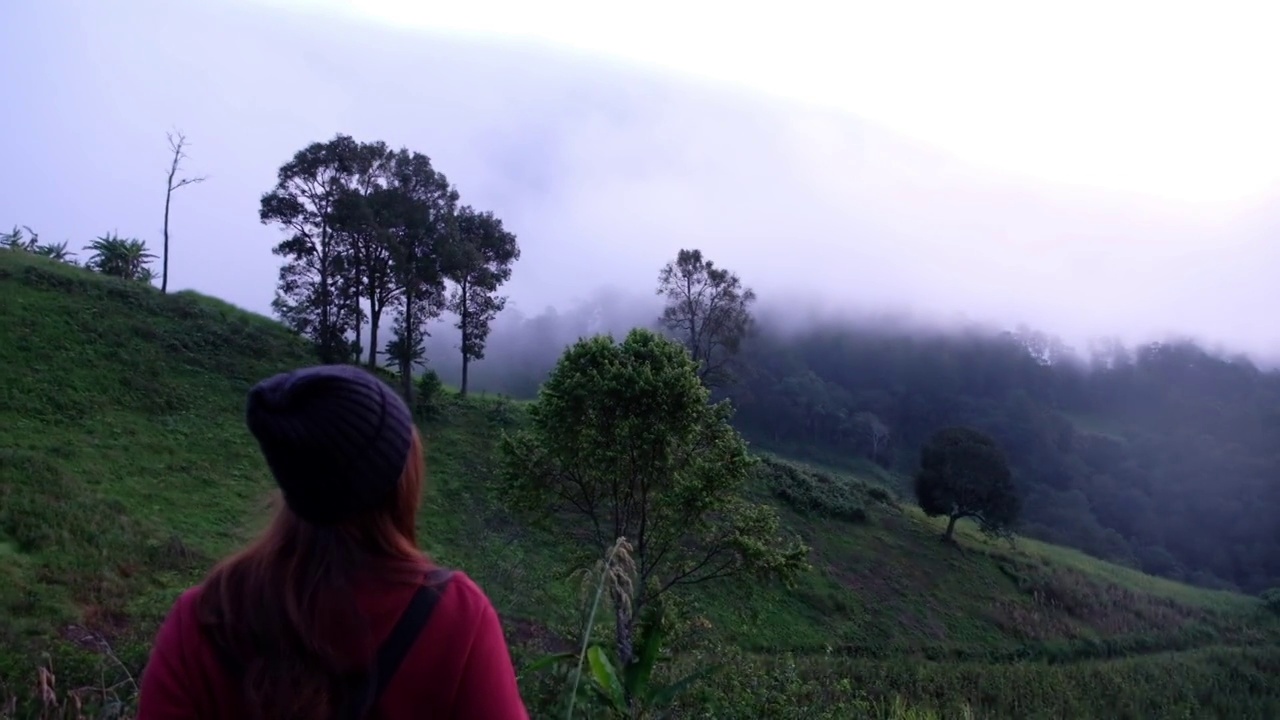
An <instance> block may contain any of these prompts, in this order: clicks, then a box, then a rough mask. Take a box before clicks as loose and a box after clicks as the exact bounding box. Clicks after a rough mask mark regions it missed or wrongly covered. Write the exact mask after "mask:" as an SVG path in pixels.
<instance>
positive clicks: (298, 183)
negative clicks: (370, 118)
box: [259, 134, 520, 396]
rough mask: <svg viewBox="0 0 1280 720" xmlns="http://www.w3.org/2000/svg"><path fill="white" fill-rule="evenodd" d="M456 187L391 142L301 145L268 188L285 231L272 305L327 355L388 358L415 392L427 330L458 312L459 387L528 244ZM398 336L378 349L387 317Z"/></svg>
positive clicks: (266, 209) (267, 217) (268, 219)
mask: <svg viewBox="0 0 1280 720" xmlns="http://www.w3.org/2000/svg"><path fill="white" fill-rule="evenodd" d="M459 201H460V196H459V193H458V191H457V189H456V188H455V187H454V186H453V185H451V184H450V183H449V181H448V179H447V177H446V176H445V175H444V173H442V172H440V171H439V170H438V169H436V168H435V167H434V166H433V165H432V163H431V160H430V158H428V157H427V156H426V155H423V154H422V153H419V152H415V151H412V150H409V149H407V148H400V149H392V148H391V147H389V146H388V145H387V144H386V143H384V142H381V141H375V142H358V141H356V140H355V139H353V138H352V137H351V136H348V135H342V134H339V135H336V136H335V137H334V138H332V139H330V140H328V141H325V142H314V143H312V144H310V145H308V146H306V147H305V148H303V149H302V150H299V151H298V152H297V153H296V154H295V155H294V156H293V158H292V159H290V160H289V161H288V162H286V163H285V164H284V165H282V166H281V167H280V169H279V172H278V174H277V182H276V185H275V187H274V188H273V189H272V190H270V191H269V192H267V193H265V194H264V195H263V196H262V200H261V209H260V213H259V215H260V219H261V221H262V222H263V223H264V224H274V225H278V226H280V227H281V228H282V229H283V230H284V231H285V232H286V233H287V236H286V237H285V239H284V240H282V241H281V242H280V243H279V244H278V245H276V247H275V248H274V252H275V254H277V255H280V256H282V257H284V258H285V264H284V265H283V266H282V267H281V269H280V280H279V285H278V286H277V290H276V297H275V300H274V302H273V307H274V309H275V311H276V312H277V314H278V315H279V316H280V317H281V319H282V320H284V322H285V323H286V324H288V325H289V326H290V327H292V328H293V329H294V330H296V331H298V332H299V333H301V334H303V335H304V336H305V337H307V338H309V339H310V340H311V341H312V342H313V343H315V346H316V349H317V351H318V353H319V355H320V357H321V359H322V360H323V361H325V362H349V361H358V360H359V359H360V356H361V354H362V347H361V343H360V338H361V330H362V329H363V328H365V327H366V326H367V337H368V340H369V344H368V348H367V356H366V358H365V362H366V363H367V364H368V365H369V366H370V367H374V366H377V365H378V355H379V352H383V353H385V354H386V356H387V358H388V359H389V360H390V361H391V363H392V364H393V366H394V367H395V368H396V369H397V370H398V371H399V374H400V377H401V381H402V383H403V391H404V393H405V395H406V396H408V395H411V393H412V380H411V376H412V372H413V370H414V369H415V368H416V367H418V366H421V365H423V364H424V363H425V348H424V340H425V339H426V336H427V326H428V324H429V323H430V322H431V321H432V320H434V319H435V318H438V317H440V316H441V315H442V314H443V313H444V312H446V311H449V312H452V313H453V314H455V315H456V316H457V318H458V320H457V324H456V325H457V328H458V329H459V331H460V337H461V341H460V343H459V348H460V350H461V354H462V366H463V371H462V391H463V392H464V393H465V392H466V388H467V367H468V365H469V363H470V361H472V360H478V359H480V358H483V357H484V348H485V341H486V339H487V337H488V334H489V327H490V323H491V321H492V320H493V318H494V317H495V316H496V315H497V313H498V312H499V311H500V310H501V309H502V308H503V306H504V304H505V302H506V300H505V298H503V297H501V296H499V295H498V294H497V290H498V288H499V287H500V286H501V285H502V284H503V283H505V282H506V281H507V280H508V279H509V278H510V276H511V266H512V264H513V263H514V262H515V261H516V260H517V259H519V257H520V249H519V246H518V244H517V242H516V237H515V235H514V234H513V233H511V232H509V231H508V230H506V229H505V228H504V227H503V225H502V221H501V220H499V219H498V218H497V217H495V216H494V215H493V213H491V212H482V211H479V210H476V209H474V208H472V207H470V206H468V205H460V204H459ZM388 315H390V316H391V317H392V319H393V328H394V330H393V337H392V338H391V339H390V340H389V341H388V342H387V343H386V344H385V345H384V346H383V347H382V348H379V345H378V343H379V330H380V329H381V325H382V321H383V319H384V317H387V316H388Z"/></svg>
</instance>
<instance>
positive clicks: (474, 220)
mask: <svg viewBox="0 0 1280 720" xmlns="http://www.w3.org/2000/svg"><path fill="white" fill-rule="evenodd" d="M457 229H458V248H457V257H456V262H455V263H453V265H452V267H451V268H450V272H449V279H450V280H452V281H453V283H454V289H453V294H452V295H450V297H449V310H451V311H452V312H454V313H456V314H457V316H458V323H457V328H458V329H459V330H461V331H462V342H461V343H460V345H459V348H460V349H461V350H462V384H461V387H460V388H459V394H461V395H466V394H467V368H468V366H469V364H470V361H472V360H481V359H483V358H484V345H485V340H486V339H487V338H488V337H489V324H490V323H491V322H492V321H493V319H494V318H495V317H497V315H498V313H499V312H501V311H502V308H503V307H505V306H506V304H507V299H506V298H505V297H501V296H499V295H497V294H495V293H496V292H497V289H498V287H499V286H501V285H502V284H503V283H504V282H506V281H507V280H508V279H509V278H510V277H511V265H512V263H514V262H515V261H516V260H518V259H520V246H519V245H518V244H517V243H516V236H515V235H514V234H512V233H510V232H508V231H507V230H505V229H503V227H502V221H501V220H499V219H498V218H496V217H494V215H493V213H491V212H477V211H475V210H473V209H472V208H471V207H470V206H469V205H464V206H463V207H462V208H461V209H460V210H459V211H458V217H457Z"/></svg>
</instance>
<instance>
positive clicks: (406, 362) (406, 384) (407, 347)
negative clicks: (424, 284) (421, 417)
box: [400, 288, 413, 408]
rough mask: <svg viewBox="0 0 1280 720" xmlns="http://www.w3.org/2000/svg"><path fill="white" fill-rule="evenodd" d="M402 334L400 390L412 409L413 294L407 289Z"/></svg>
mask: <svg viewBox="0 0 1280 720" xmlns="http://www.w3.org/2000/svg"><path fill="white" fill-rule="evenodd" d="M401 332H402V333H404V334H403V335H402V336H401V337H402V339H403V341H404V347H403V348H401V349H402V350H403V351H404V357H402V358H400V390H401V392H402V393H403V394H404V401H405V402H407V403H409V407H410V408H412V407H413V343H412V340H413V292H412V291H410V290H409V289H408V288H405V291H404V328H402V329H401Z"/></svg>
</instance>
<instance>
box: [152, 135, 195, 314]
mask: <svg viewBox="0 0 1280 720" xmlns="http://www.w3.org/2000/svg"><path fill="white" fill-rule="evenodd" d="M186 146H187V138H186V136H185V135H183V134H182V133H181V132H177V131H175V132H171V133H169V150H170V151H171V152H172V153H173V162H171V163H170V164H169V182H168V184H167V185H166V189H165V192H164V253H163V255H164V260H163V267H162V271H161V272H162V275H161V277H160V292H162V293H167V292H169V205H170V203H171V201H172V199H173V191H174V190H177V189H178V188H180V187H185V186H187V185H194V184H196V183H201V182H204V181H205V176H204V175H201V176H199V177H189V178H182V179H181V180H178V181H177V182H174V178H175V177H177V175H178V165H179V164H180V163H181V162H182V160H183V158H185V157H186V156H187V154H186V152H185V151H184V148H185V147H186Z"/></svg>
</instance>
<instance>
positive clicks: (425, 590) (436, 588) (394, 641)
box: [349, 568, 453, 718]
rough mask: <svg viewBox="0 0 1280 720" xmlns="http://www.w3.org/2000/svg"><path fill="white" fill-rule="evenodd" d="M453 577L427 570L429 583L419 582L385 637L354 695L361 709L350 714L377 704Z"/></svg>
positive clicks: (440, 570) (441, 570) (362, 712)
mask: <svg viewBox="0 0 1280 720" xmlns="http://www.w3.org/2000/svg"><path fill="white" fill-rule="evenodd" d="M452 577H453V573H452V571H450V570H447V569H444V568H437V569H434V570H432V571H431V572H429V573H427V578H426V584H424V585H421V586H419V587H418V589H417V591H416V592H414V594H413V598H412V599H411V600H410V601H409V605H408V607H406V608H405V610H404V612H403V613H402V614H401V615H400V619H399V620H398V621H397V622H396V625H395V627H394V628H392V629H391V634H390V635H388V636H387V639H386V640H385V641H383V643H382V647H380V648H378V655H377V657H376V659H375V660H374V666H373V668H372V673H371V676H366V680H365V685H364V687H363V688H361V689H359V690H358V691H357V692H356V693H355V698H358V699H359V700H358V701H357V702H358V703H359V704H358V705H357V706H356V707H357V708H358V710H357V711H356V712H354V713H350V714H349V717H355V718H359V717H363V716H364V715H365V714H366V713H368V712H369V710H371V709H372V708H373V706H374V705H376V704H377V702H378V699H379V698H380V697H382V693H383V691H384V690H386V689H387V685H389V684H390V683H391V678H392V677H394V676H395V674H396V671H397V670H399V669H400V663H402V662H404V658H405V656H406V655H408V654H409V650H410V649H411V648H412V647H413V643H414V642H415V641H416V640H417V639H418V636H419V635H420V634H422V629H423V628H424V627H426V625H427V621H428V620H430V619H431V613H432V611H434V610H435V609H436V603H437V602H439V600H440V597H441V596H442V595H444V591H445V589H446V588H447V587H448V584H449V579H450V578H452Z"/></svg>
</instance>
